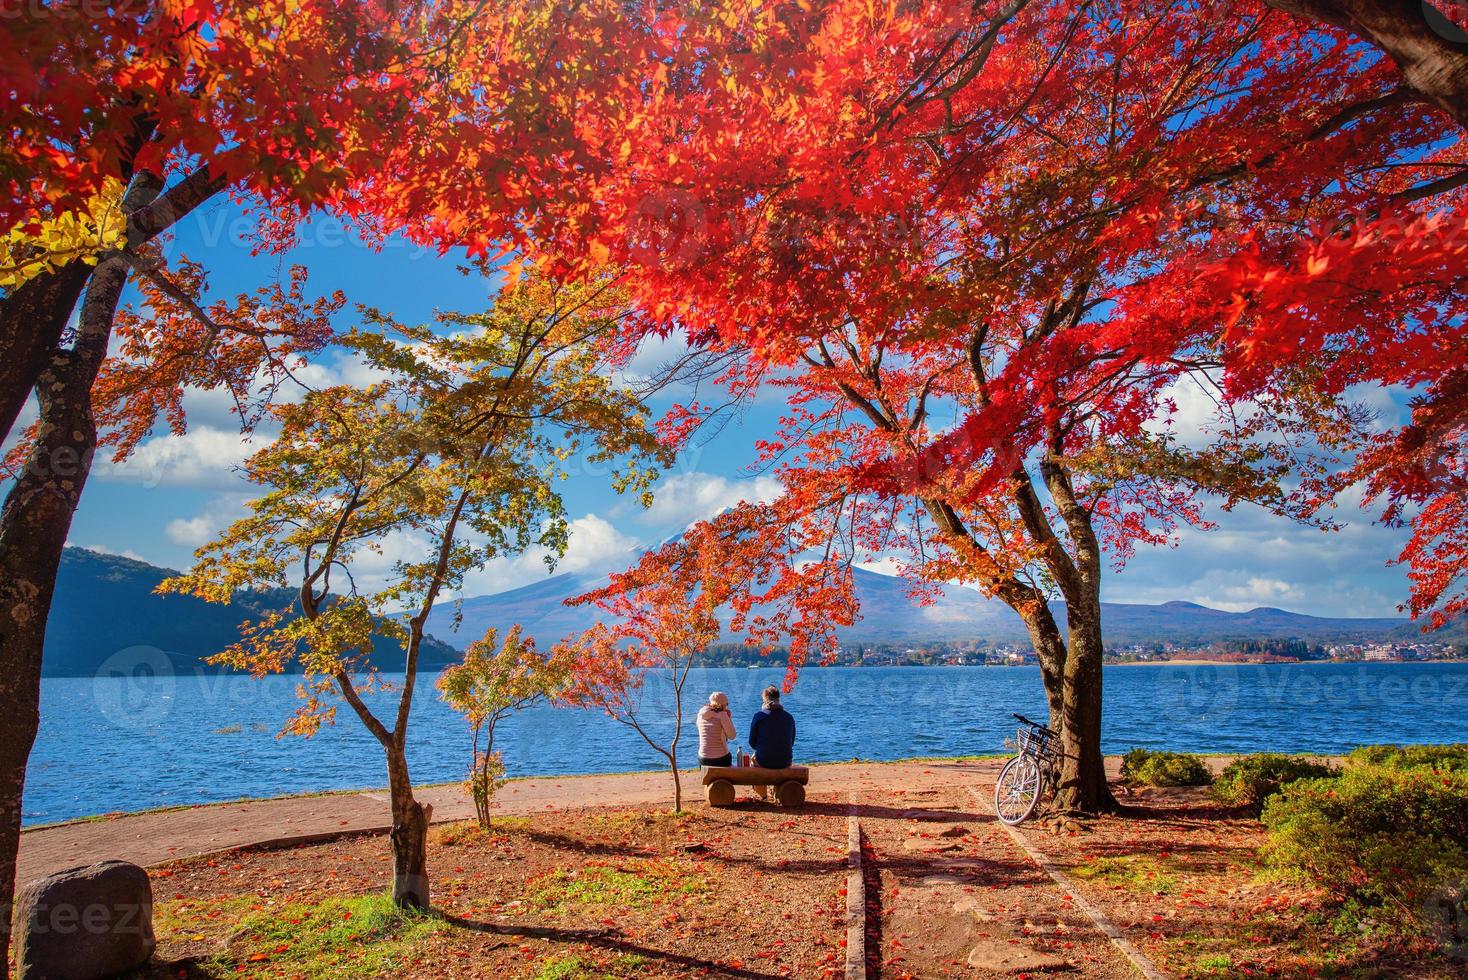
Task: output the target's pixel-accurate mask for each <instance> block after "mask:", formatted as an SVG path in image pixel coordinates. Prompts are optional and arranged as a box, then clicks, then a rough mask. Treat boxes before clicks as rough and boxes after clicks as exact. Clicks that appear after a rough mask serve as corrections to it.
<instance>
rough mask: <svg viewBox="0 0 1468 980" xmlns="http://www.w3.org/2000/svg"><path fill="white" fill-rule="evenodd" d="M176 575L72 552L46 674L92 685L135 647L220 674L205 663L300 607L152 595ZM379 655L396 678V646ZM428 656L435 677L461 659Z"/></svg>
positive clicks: (434, 644)
mask: <svg viewBox="0 0 1468 980" xmlns="http://www.w3.org/2000/svg"><path fill="white" fill-rule="evenodd" d="M175 574H177V573H176V572H174V571H171V570H169V569H166V568H159V567H157V566H155V565H149V564H147V563H146V562H141V561H135V560H134V559H132V558H125V557H122V556H121V555H109V554H103V553H101V552H97V551H90V550H87V549H85V548H67V549H66V550H65V551H64V552H63V553H62V556H61V568H60V571H59V572H58V574H57V578H56V596H55V599H54V601H53V602H52V603H51V614H50V617H49V618H48V619H47V620H46V649H45V654H44V656H43V658H42V662H41V673H42V674H43V675H44V676H46V677H90V676H92V675H94V674H96V673H97V672H98V670H101V669H103V667H104V665H106V664H107V663H108V660H109V658H111V657H113V656H114V655H115V654H118V653H121V652H124V651H128V650H129V649H130V648H134V647H151V648H154V650H155V651H156V653H154V654H153V657H152V659H153V660H155V661H157V663H158V664H161V663H162V660H159V657H158V655H159V654H161V656H162V658H166V660H167V662H169V663H171V664H172V666H173V669H174V670H176V671H180V672H189V673H192V672H194V671H195V670H208V671H217V670H219V668H216V667H210V666H209V665H207V664H205V663H204V662H203V659H202V658H204V657H208V656H212V655H213V654H216V653H219V652H220V651H221V650H223V649H224V648H225V647H227V646H229V645H230V644H231V643H234V642H235V641H237V640H238V639H239V637H240V624H241V623H243V622H245V621H247V620H250V619H254V618H257V617H259V616H262V615H264V614H265V613H267V612H270V611H272V610H276V609H284V608H287V607H288V606H289V605H290V604H291V603H292V602H293V601H294V600H295V593H294V592H293V591H291V590H288V589H281V590H277V591H274V592H267V593H260V594H258V595H252V596H248V597H243V598H240V599H237V600H236V601H235V602H233V603H231V604H229V605H218V604H215V603H208V602H205V601H204V600H202V599H196V598H194V597H192V596H180V595H155V594H154V593H153V589H154V587H155V586H157V585H158V583H159V582H161V581H163V580H164V579H165V578H168V577H169V576H171V575H175ZM377 655H378V656H379V657H380V658H381V660H380V662H381V663H382V665H383V667H384V668H385V669H389V670H391V669H393V668H392V666H391V665H392V663H393V662H394V659H397V660H401V656H402V653H401V650H400V648H399V647H398V646H397V645H396V644H391V643H388V642H387V641H383V642H381V643H379V645H378V649H377ZM422 656H423V660H422V663H423V667H424V669H425V670H437V669H439V668H441V667H443V666H444V665H446V664H448V663H451V662H453V661H454V660H456V659H457V653H456V651H455V650H454V649H453V648H452V647H450V646H448V645H446V644H443V643H440V642H438V641H437V640H432V641H431V642H429V643H428V644H426V645H425V648H424V650H423V655H422ZM124 659H129V658H124ZM136 659H137V658H135V657H134V658H131V660H130V662H135V661H136ZM155 666H156V664H155Z"/></svg>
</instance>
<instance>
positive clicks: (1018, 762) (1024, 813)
mask: <svg viewBox="0 0 1468 980" xmlns="http://www.w3.org/2000/svg"><path fill="white" fill-rule="evenodd" d="M1014 717H1015V718H1017V719H1018V720H1019V721H1020V723H1021V724H1023V725H1025V726H1026V727H1024V728H1021V729H1019V731H1018V732H1016V733H1015V744H1016V746H1017V747H1018V749H1019V754H1018V755H1016V756H1015V757H1014V758H1013V759H1010V760H1009V761H1008V762H1006V763H1005V764H1004V768H1003V769H1001V770H999V779H998V781H997V782H995V784H994V815H995V816H997V817H998V818H999V822H1000V823H1003V824H1007V825H1008V826H1011V827H1013V826H1015V825H1016V824H1021V823H1024V822H1025V821H1026V820H1028V819H1029V818H1030V815H1031V814H1032V813H1034V812H1035V807H1036V806H1038V805H1039V803H1040V800H1041V798H1042V797H1044V796H1045V795H1046V794H1047V793H1052V794H1053V793H1054V792H1055V788H1056V786H1057V784H1058V783H1059V780H1060V759H1061V753H1060V750H1059V749H1058V748H1057V747H1056V742H1057V741H1058V740H1059V737H1058V736H1057V735H1056V734H1055V732H1053V731H1052V730H1050V729H1049V728H1047V727H1046V726H1044V725H1042V724H1040V723H1039V722H1036V721H1030V720H1029V719H1028V718H1026V717H1025V716H1024V715H1015V716H1014Z"/></svg>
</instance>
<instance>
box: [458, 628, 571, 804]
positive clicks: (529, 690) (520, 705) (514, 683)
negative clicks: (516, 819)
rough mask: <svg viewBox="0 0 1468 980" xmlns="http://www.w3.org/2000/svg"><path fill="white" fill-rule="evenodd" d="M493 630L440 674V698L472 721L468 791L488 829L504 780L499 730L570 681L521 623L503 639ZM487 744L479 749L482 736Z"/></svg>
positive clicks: (560, 666) (558, 664) (470, 727)
mask: <svg viewBox="0 0 1468 980" xmlns="http://www.w3.org/2000/svg"><path fill="white" fill-rule="evenodd" d="M497 637H498V631H497V630H494V629H491V630H489V631H488V632H486V633H485V634H484V636H483V637H482V638H480V639H478V640H475V641H474V642H473V643H471V644H469V648H468V649H467V650H465V651H464V659H463V660H462V661H460V662H459V663H457V664H454V665H452V666H450V667H446V668H444V671H443V673H441V674H439V675H438V691H439V696H440V697H442V698H443V699H444V701H446V702H448V704H449V705H450V706H451V707H452V708H453V709H454V710H455V711H457V712H459V713H460V714H462V715H463V716H464V718H465V720H467V721H468V722H469V731H470V741H471V744H472V759H473V764H472V765H471V766H470V769H469V781H468V789H469V795H470V797H471V798H472V799H473V800H474V812H475V814H476V816H477V817H478V818H479V826H480V827H483V828H484V829H485V830H488V829H489V811H490V807H491V806H492V805H493V803H494V794H495V790H497V789H499V787H500V784H501V783H502V782H503V781H504V780H503V777H504V773H505V764H504V758H503V757H502V756H501V755H500V753H499V752H498V751H496V750H495V747H494V735H495V729H496V728H497V727H498V726H499V723H500V722H502V721H504V720H505V719H506V718H508V717H509V716H510V715H512V714H514V713H515V712H517V711H520V710H523V709H525V708H528V707H530V706H531V705H533V704H538V703H540V702H542V701H545V700H546V699H547V698H549V697H551V696H553V695H555V694H556V693H557V692H559V691H560V690H561V689H562V688H563V687H565V685H566V683H567V672H566V668H565V664H564V663H563V662H562V661H559V660H557V659H556V658H554V657H546V656H544V655H542V654H541V653H540V652H539V651H537V650H536V649H535V640H533V639H530V638H521V636H520V627H519V625H518V624H516V625H515V626H512V627H510V631H509V633H507V634H506V635H505V639H504V642H503V643H500V644H498V645H497V644H496V640H497ZM481 736H482V737H483V739H484V747H483V749H481V748H480V738H481Z"/></svg>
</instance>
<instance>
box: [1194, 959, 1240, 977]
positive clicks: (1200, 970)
mask: <svg viewBox="0 0 1468 980" xmlns="http://www.w3.org/2000/svg"><path fill="white" fill-rule="evenodd" d="M1184 975H1185V976H1187V977H1189V978H1193V977H1196V978H1199V980H1202V978H1204V977H1235V976H1238V975H1239V969H1238V967H1237V966H1235V965H1234V958H1233V957H1232V956H1230V955H1228V954H1227V953H1209V954H1207V955H1205V956H1200V957H1198V958H1197V959H1196V960H1194V961H1193V962H1192V964H1191V965H1190V966H1189V967H1188V969H1187V973H1186V974H1184Z"/></svg>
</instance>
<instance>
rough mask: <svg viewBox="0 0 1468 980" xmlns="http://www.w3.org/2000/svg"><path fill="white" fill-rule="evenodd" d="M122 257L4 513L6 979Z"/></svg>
mask: <svg viewBox="0 0 1468 980" xmlns="http://www.w3.org/2000/svg"><path fill="white" fill-rule="evenodd" d="M127 268H128V267H127V263H126V261H125V260H124V259H122V258H121V257H120V256H116V255H113V256H111V257H106V258H103V259H102V261H100V262H99V263H98V264H97V267H96V269H95V270H94V271H93V273H92V280H91V283H90V284H89V286H88V288H87V297H86V301H85V303H84V304H83V306H82V312H81V318H80V320H79V322H78V327H77V339H76V344H75V345H74V347H73V349H72V350H69V351H57V352H53V353H52V355H51V357H50V359H49V362H48V364H47V366H46V369H45V370H44V371H43V372H42V374H41V376H40V378H39V379H38V381H37V383H36V398H37V401H38V402H39V404H40V409H41V418H40V428H39V432H38V435H37V440H36V444H35V446H34V447H32V450H31V453H30V455H29V456H28V457H27V459H26V463H25V468H24V470H23V471H22V473H21V474H20V477H19V478H18V479H17V480H16V482H15V485H14V486H13V487H12V488H11V490H10V493H9V495H8V496H7V497H6V498H5V506H4V509H3V511H0V704H3V705H4V706H5V710H4V711H3V712H0V908H3V909H4V910H5V920H6V925H5V928H4V929H3V930H0V947H3V948H0V978H4V977H6V976H8V966H7V965H6V964H8V958H7V957H8V951H9V950H8V947H9V938H10V937H9V932H10V925H9V920H10V909H11V902H12V900H13V899H14V896H15V884H16V883H15V870H16V855H17V853H18V851H19V848H20V815H21V808H22V800H23V795H24V789H25V768H26V762H27V760H28V759H29V758H30V751H31V746H32V745H33V744H34V742H35V738H36V730H37V728H38V727H39V725H40V702H41V655H42V652H43V651H44V649H45V645H46V617H47V615H48V614H49V612H50V609H51V597H52V593H53V591H54V590H55V587H56V571H57V569H58V567H59V566H60V564H61V552H62V549H63V548H65V546H66V538H67V535H68V534H69V533H70V532H71V519H72V515H74V514H75V513H76V507H77V503H78V501H79V500H80V499H81V494H82V487H83V486H85V485H86V482H87V476H88V474H89V473H90V472H91V466H92V456H93V454H94V453H95V452H96V448H97V426H96V423H95V421H94V419H93V417H92V383H93V382H94V381H95V380H96V378H97V371H98V369H99V368H100V367H101V366H102V361H103V360H104V359H105V358H106V356H107V342H108V339H109V336H110V332H111V328H112V317H113V315H114V314H115V313H116V310H117V301H118V298H119V297H120V296H121V295H122V287H123V285H124V284H125V283H126V282H127Z"/></svg>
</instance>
